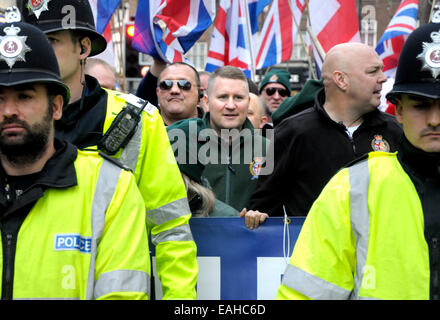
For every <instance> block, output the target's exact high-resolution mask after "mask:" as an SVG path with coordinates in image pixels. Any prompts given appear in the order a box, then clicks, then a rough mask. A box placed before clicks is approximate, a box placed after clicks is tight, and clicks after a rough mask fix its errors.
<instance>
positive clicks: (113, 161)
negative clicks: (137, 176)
mask: <svg viewBox="0 0 440 320" xmlns="http://www.w3.org/2000/svg"><path fill="white" fill-rule="evenodd" d="M99 155H100V156H101V157H103V158H104V159H105V160H107V161H110V162H111V163H113V164H114V165H117V166H118V167H119V168H121V169H124V170H126V171H130V172H133V170H131V169H130V168H129V167H127V166H126V165H125V164H123V163H122V162H121V161H119V160H118V159H115V158H112V157H110V156H109V155H108V154H106V153H104V152H101V151H100V152H99Z"/></svg>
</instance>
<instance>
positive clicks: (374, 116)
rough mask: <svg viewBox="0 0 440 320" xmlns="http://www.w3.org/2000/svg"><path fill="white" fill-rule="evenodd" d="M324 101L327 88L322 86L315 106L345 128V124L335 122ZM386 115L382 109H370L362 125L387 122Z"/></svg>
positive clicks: (320, 112)
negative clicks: (325, 107)
mask: <svg viewBox="0 0 440 320" xmlns="http://www.w3.org/2000/svg"><path fill="white" fill-rule="evenodd" d="M324 102H325V90H324V88H322V89H321V90H319V91H318V93H317V94H316V96H315V108H316V110H318V112H319V114H321V115H322V116H323V117H325V118H326V119H328V121H331V122H332V123H334V124H336V125H337V126H339V127H341V128H342V129H344V130H345V126H344V125H342V124H340V123H337V122H335V121H334V120H332V119H331V118H330V117H329V115H328V113H327V111H326V110H325V109H324ZM385 117H386V115H384V113H383V112H382V111H380V110H379V109H378V108H376V109H374V110H373V111H370V112H368V113H366V114H364V115H363V121H362V124H361V126H365V125H367V126H380V125H384V124H386V120H385Z"/></svg>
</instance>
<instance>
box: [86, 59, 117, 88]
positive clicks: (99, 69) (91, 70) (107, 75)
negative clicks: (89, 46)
mask: <svg viewBox="0 0 440 320" xmlns="http://www.w3.org/2000/svg"><path fill="white" fill-rule="evenodd" d="M85 72H86V74H88V75H90V76H92V77H94V78H96V80H98V82H99V85H100V86H101V87H102V88H107V89H110V90H115V89H116V83H117V81H116V76H115V69H114V67H113V66H111V65H110V64H108V63H107V62H105V61H104V60H102V59H99V58H89V59H87V63H86V70H85Z"/></svg>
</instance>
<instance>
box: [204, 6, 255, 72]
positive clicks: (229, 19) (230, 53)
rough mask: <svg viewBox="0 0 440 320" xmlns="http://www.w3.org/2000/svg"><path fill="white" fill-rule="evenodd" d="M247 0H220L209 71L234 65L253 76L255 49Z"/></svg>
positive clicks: (208, 65) (209, 59) (209, 57)
mask: <svg viewBox="0 0 440 320" xmlns="http://www.w3.org/2000/svg"><path fill="white" fill-rule="evenodd" d="M245 5H246V1H245V0H220V5H219V8H218V12H217V19H216V22H215V26H214V30H213V32H212V37H211V43H210V46H209V51H208V57H207V63H206V68H205V69H206V71H209V72H212V71H214V70H215V69H217V68H219V67H222V66H225V65H230V66H234V67H237V68H240V69H241V70H243V72H244V73H245V74H246V76H247V77H248V78H252V71H251V70H252V65H253V64H252V54H251V50H252V48H253V46H252V43H251V41H252V40H251V39H252V38H251V36H250V32H249V30H250V26H249V24H248V19H247V14H246V13H247V10H248V9H247V8H246V7H245Z"/></svg>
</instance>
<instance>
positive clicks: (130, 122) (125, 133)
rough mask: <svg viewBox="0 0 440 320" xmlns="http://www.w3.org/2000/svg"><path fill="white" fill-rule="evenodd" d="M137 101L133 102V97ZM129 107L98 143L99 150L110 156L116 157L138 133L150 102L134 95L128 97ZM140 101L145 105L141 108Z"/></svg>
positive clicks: (119, 115) (125, 108)
mask: <svg viewBox="0 0 440 320" xmlns="http://www.w3.org/2000/svg"><path fill="white" fill-rule="evenodd" d="M130 96H131V97H134V98H135V99H136V100H137V101H135V102H131V101H128V100H130V98H131V97H130ZM127 98H128V99H127V102H128V103H127V105H126V106H125V107H124V108H123V109H122V110H121V112H119V114H118V115H117V116H116V118H115V120H113V122H112V124H111V126H110V128H109V129H108V130H107V132H106V133H105V134H104V136H103V137H102V138H101V140H100V141H99V142H98V149H99V150H101V151H103V152H105V153H106V154H109V155H114V154H115V153H116V152H118V150H119V149H121V148H124V147H125V146H126V145H127V143H128V142H129V141H130V139H131V137H132V136H133V134H134V133H135V131H136V128H137V125H138V123H139V121H140V119H141V114H142V110H144V108H145V107H146V106H147V104H148V101H146V100H145V101H143V100H141V99H139V98H138V97H136V96H134V95H128V97H127ZM139 101H142V102H143V104H142V106H141V107H137V106H136V105H139Z"/></svg>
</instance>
